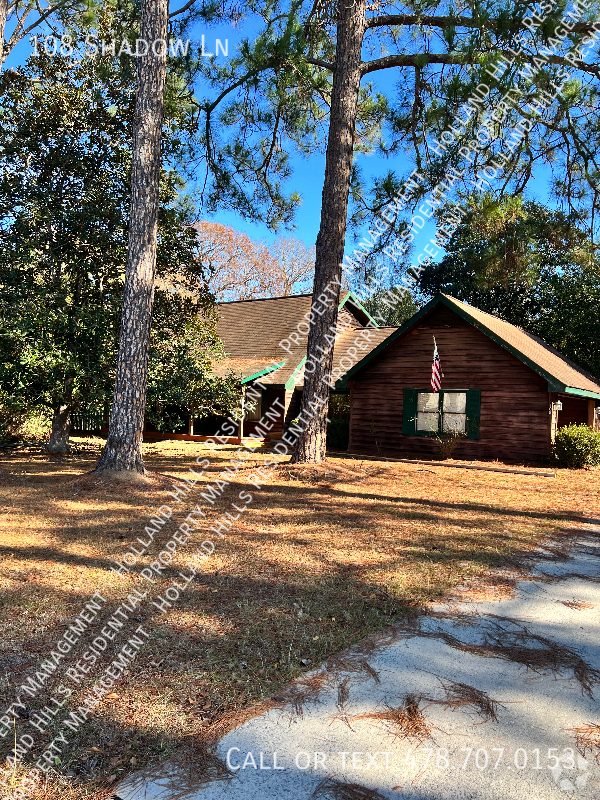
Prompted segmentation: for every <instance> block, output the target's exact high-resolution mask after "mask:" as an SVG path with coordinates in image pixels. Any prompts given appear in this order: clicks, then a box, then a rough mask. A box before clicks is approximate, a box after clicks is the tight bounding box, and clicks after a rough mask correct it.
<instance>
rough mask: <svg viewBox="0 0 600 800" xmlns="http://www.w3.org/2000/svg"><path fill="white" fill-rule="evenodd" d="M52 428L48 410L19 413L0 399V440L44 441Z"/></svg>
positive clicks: (3, 441)
mask: <svg viewBox="0 0 600 800" xmlns="http://www.w3.org/2000/svg"><path fill="white" fill-rule="evenodd" d="M51 430H52V417H51V415H50V412H47V413H46V414H44V413H43V412H40V411H31V412H29V413H25V412H22V413H19V412H17V411H14V410H13V409H12V408H11V406H10V405H9V404H7V403H3V402H2V401H1V399H0V442H1V443H3V444H4V443H8V442H10V443H12V442H23V441H25V442H37V441H40V442H41V441H45V440H46V439H47V438H48V437H49V436H50V431H51Z"/></svg>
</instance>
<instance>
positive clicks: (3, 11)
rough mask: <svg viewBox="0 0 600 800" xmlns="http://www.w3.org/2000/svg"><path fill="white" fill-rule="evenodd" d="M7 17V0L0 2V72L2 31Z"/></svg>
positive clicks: (2, 48) (2, 58) (2, 57)
mask: <svg viewBox="0 0 600 800" xmlns="http://www.w3.org/2000/svg"><path fill="white" fill-rule="evenodd" d="M7 17H8V0H0V70H1V69H2V64H4V29H5V28H6V18H7Z"/></svg>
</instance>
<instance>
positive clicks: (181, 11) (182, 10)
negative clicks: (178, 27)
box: [169, 0, 196, 19]
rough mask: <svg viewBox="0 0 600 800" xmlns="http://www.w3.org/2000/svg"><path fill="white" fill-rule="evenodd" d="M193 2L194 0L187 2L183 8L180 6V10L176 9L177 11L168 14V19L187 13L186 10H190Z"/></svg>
mask: <svg viewBox="0 0 600 800" xmlns="http://www.w3.org/2000/svg"><path fill="white" fill-rule="evenodd" d="M195 2H196V0H188V2H187V3H186V4H185V5H184V6H181V8H178V9H177V11H171V13H170V14H169V19H171V18H172V17H176V16H177V15H178V14H183V12H184V11H187V10H188V8H191V7H192V6H193V5H194V3H195Z"/></svg>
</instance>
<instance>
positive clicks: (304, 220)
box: [6, 23, 435, 252]
mask: <svg viewBox="0 0 600 800" xmlns="http://www.w3.org/2000/svg"><path fill="white" fill-rule="evenodd" d="M7 32H8V31H7ZM202 34H204V44H205V52H214V51H215V44H216V40H217V39H219V40H220V41H221V44H222V46H223V47H224V46H226V43H227V46H228V48H229V54H230V55H231V54H232V53H233V52H235V49H236V47H237V45H238V44H239V42H240V41H241V40H242V39H243V38H244V37H248V36H250V35H251V32H250V30H249V28H248V25H247V24H244V23H242V24H241V25H240V26H239V27H233V26H231V25H220V26H215V27H210V28H206V27H204V26H197V27H196V28H195V29H194V30H193V32H192V37H191V38H192V39H193V40H195V41H198V42H200V41H201V36H202ZM32 52H33V46H32V44H31V42H30V41H29V40H26V41H23V42H21V43H20V44H19V45H18V46H17V47H16V48H15V50H14V51H13V52H12V53H11V54H10V55H9V57H8V59H7V61H6V67H7V68H10V67H11V66H17V65H18V64H22V63H24V62H25V60H26V59H27V58H28V57H29V56H30V55H31V53H32ZM219 59H220V60H221V59H224V56H222V55H220V56H219ZM386 78H387V80H386V83H387V84H388V86H387V87H386V88H392V85H393V81H394V80H396V76H390V77H387V76H386ZM380 82H381V81H380ZM197 93H198V95H200V96H202V95H204V93H205V91H204V87H202V86H201V85H200V86H198V87H197ZM290 157H291V164H292V167H293V175H292V177H291V178H290V179H289V181H288V184H287V189H288V191H290V192H291V191H297V192H299V193H300V195H301V196H302V204H301V206H300V207H299V209H298V211H297V214H296V218H295V229H294V230H293V231H292V232H291V235H293V236H296V237H297V238H299V239H302V240H303V241H304V242H305V243H306V244H307V245H311V244H314V243H315V241H316V238H317V233H318V231H319V223H320V213H321V192H322V189H323V177H324V174H325V156H324V155H321V154H314V155H312V156H310V157H308V158H307V157H304V156H302V155H299V154H297V153H292V154H290ZM357 160H358V163H359V164H360V166H361V168H362V170H363V174H364V176H365V178H368V177H373V176H375V175H378V174H383V173H385V172H387V171H388V170H389V169H390V167H396V168H397V167H398V166H402V165H399V164H398V162H397V161H396V162H392V161H389V160H387V159H385V158H383V157H382V156H380V155H371V156H366V155H363V154H359V155H358V156H357ZM400 171H402V172H403V171H404V170H400ZM204 216H205V217H206V218H207V219H211V220H213V221H217V222H221V223H223V224H226V225H231V226H232V227H233V228H235V229H237V230H241V231H243V232H245V233H247V234H248V235H249V236H251V237H252V238H255V239H263V240H264V241H267V242H270V241H272V240H273V238H274V237H275V234H274V233H273V232H272V231H270V230H269V229H268V228H267V226H266V225H260V224H256V223H252V222H248V221H246V220H244V219H242V218H241V217H240V216H239V215H238V214H236V213H234V212H232V211H220V212H218V213H217V214H214V215H211V216H209V215H204ZM282 233H284V234H285V235H290V234H289V233H288V232H287V231H282ZM434 233H435V228H434V226H432V225H431V226H428V228H426V229H424V231H423V232H422V233H421V235H420V240H422V243H423V244H425V243H426V242H427V241H428V240H429V239H430V238H431V236H433V234H434ZM364 234H365V235H367V234H368V230H367V226H365V230H364ZM347 250H349V251H350V252H351V251H352V243H351V241H350V239H348V242H347Z"/></svg>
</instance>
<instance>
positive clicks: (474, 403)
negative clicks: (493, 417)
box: [466, 389, 481, 439]
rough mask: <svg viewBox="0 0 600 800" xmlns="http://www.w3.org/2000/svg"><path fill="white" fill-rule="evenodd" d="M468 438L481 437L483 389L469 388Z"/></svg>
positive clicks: (467, 409)
mask: <svg viewBox="0 0 600 800" xmlns="http://www.w3.org/2000/svg"><path fill="white" fill-rule="evenodd" d="M466 411H467V425H466V427H467V439H479V419H480V416H481V389H468V390H467V408H466Z"/></svg>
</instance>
